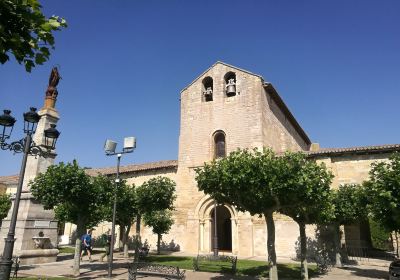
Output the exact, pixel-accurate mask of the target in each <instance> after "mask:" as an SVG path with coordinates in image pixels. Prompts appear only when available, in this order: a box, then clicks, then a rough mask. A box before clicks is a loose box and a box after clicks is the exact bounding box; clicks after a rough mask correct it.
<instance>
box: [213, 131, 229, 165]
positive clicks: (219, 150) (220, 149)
mask: <svg viewBox="0 0 400 280" xmlns="http://www.w3.org/2000/svg"><path fill="white" fill-rule="evenodd" d="M225 156H226V145H225V133H223V132H222V131H218V132H217V133H215V134H214V158H223V157H225Z"/></svg>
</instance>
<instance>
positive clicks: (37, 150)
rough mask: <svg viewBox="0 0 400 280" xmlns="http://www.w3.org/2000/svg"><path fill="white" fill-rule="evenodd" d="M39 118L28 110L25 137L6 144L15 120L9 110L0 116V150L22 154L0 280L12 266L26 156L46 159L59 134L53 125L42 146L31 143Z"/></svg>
mask: <svg viewBox="0 0 400 280" xmlns="http://www.w3.org/2000/svg"><path fill="white" fill-rule="evenodd" d="M39 119H40V116H39V115H38V113H37V112H36V108H33V107H32V108H30V111H29V112H27V113H24V133H25V137H24V138H23V139H21V140H19V141H14V142H11V143H10V144H8V143H6V140H7V139H9V138H10V136H11V132H12V130H13V127H14V124H15V122H16V120H15V118H14V117H12V116H11V111H10V110H4V114H3V115H1V116H0V148H1V149H2V150H10V151H13V152H14V153H23V154H24V156H23V158H22V164H21V170H20V173H19V179H18V186H17V193H16V195H15V201H14V207H13V211H12V216H11V220H10V226H9V229H8V234H7V238H6V239H5V245H4V251H3V256H2V258H1V260H0V280H9V279H10V272H11V266H12V263H13V261H12V255H13V250H14V241H15V238H14V236H15V226H16V223H17V216H18V207H19V202H20V199H21V192H22V184H23V182H24V175H25V167H26V161H27V159H28V155H32V156H35V157H37V156H41V157H47V156H49V155H50V154H51V150H54V148H55V145H56V142H57V138H58V137H59V135H60V132H58V130H57V129H56V128H55V127H56V126H55V125H54V124H52V125H50V128H48V129H46V130H44V136H45V139H44V145H42V146H38V145H36V144H35V142H33V141H32V135H33V134H34V133H35V129H36V125H37V123H38V122H39Z"/></svg>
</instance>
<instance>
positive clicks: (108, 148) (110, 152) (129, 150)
mask: <svg viewBox="0 0 400 280" xmlns="http://www.w3.org/2000/svg"><path fill="white" fill-rule="evenodd" d="M125 139H126V138H125ZM128 140H131V141H130V142H128V143H129V146H128V147H126V146H125V144H124V148H123V149H122V152H115V147H116V145H117V143H116V142H113V141H109V140H107V141H106V144H105V150H106V151H105V152H106V155H107V156H115V155H116V156H117V176H116V178H115V185H116V188H115V189H114V203H113V216H112V225H111V244H110V256H109V258H108V278H112V269H113V257H114V243H115V223H116V221H115V220H116V213H117V190H118V186H119V184H120V178H119V166H120V163H121V157H122V154H127V153H132V152H133V149H134V148H136V139H135V138H134V137H130V139H128ZM111 142H112V145H111V146H110V145H108V144H109V143H111Z"/></svg>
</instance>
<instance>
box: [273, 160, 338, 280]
mask: <svg viewBox="0 0 400 280" xmlns="http://www.w3.org/2000/svg"><path fill="white" fill-rule="evenodd" d="M282 159H283V160H284V161H286V162H287V165H288V168H287V171H288V172H290V173H291V176H292V179H291V180H288V181H287V185H286V186H288V185H290V184H293V187H292V186H290V187H289V188H288V189H290V197H291V199H292V200H293V202H292V203H291V204H290V205H289V206H287V207H284V208H282V209H280V210H279V212H281V213H282V214H285V215H287V216H289V217H291V218H292V219H293V220H294V221H296V222H297V224H298V225H299V230H300V262H301V279H304V280H305V279H307V280H308V268H307V236H306V224H316V223H321V222H325V221H326V220H328V219H330V218H331V217H332V215H333V207H332V203H331V202H330V184H331V182H332V178H333V175H332V173H331V172H329V171H328V170H327V169H326V167H325V165H324V164H322V165H319V164H317V163H316V162H315V161H312V160H308V159H307V158H306V157H305V155H304V154H303V153H286V154H285V155H284V156H283V157H282Z"/></svg>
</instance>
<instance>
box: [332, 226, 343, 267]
mask: <svg viewBox="0 0 400 280" xmlns="http://www.w3.org/2000/svg"><path fill="white" fill-rule="evenodd" d="M333 234H334V242H335V266H336V267H341V266H342V258H341V256H340V225H339V224H334V225H333Z"/></svg>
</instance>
